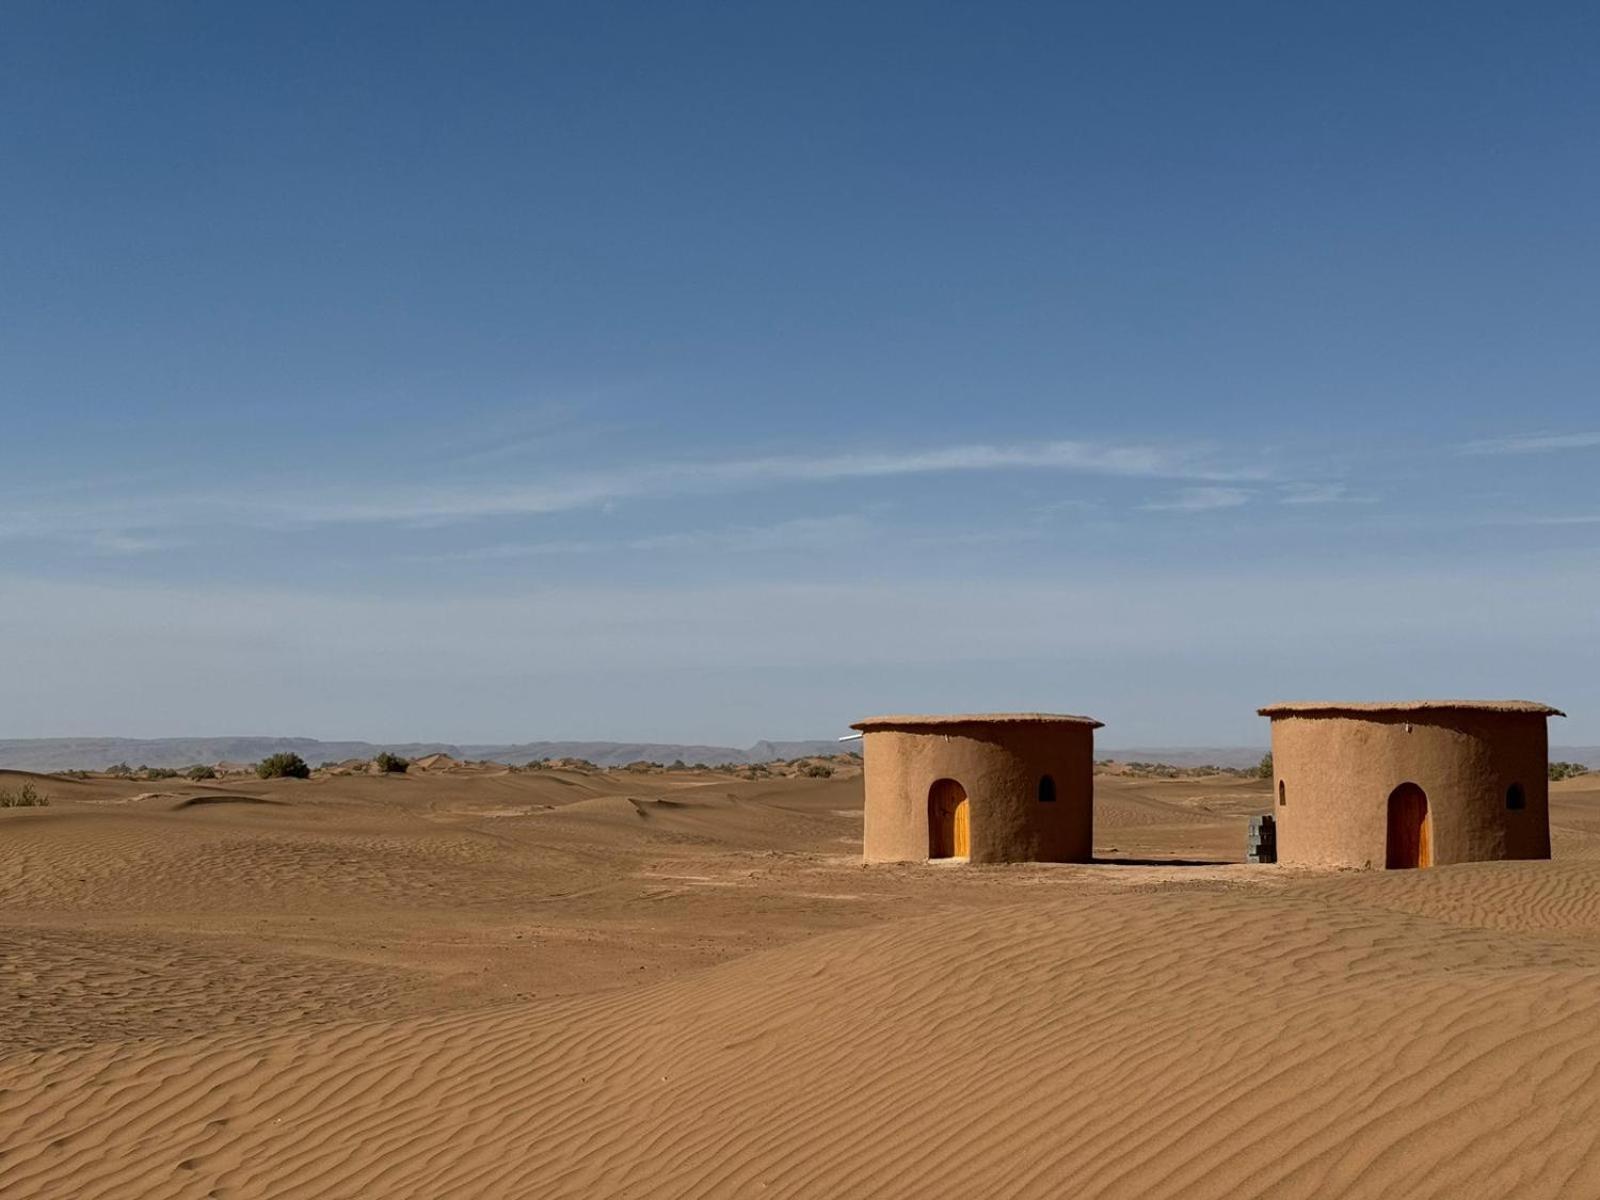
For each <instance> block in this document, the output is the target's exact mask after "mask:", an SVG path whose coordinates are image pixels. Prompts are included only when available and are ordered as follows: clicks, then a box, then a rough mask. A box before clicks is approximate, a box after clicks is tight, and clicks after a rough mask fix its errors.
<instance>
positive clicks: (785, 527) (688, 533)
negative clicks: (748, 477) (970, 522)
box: [408, 515, 872, 562]
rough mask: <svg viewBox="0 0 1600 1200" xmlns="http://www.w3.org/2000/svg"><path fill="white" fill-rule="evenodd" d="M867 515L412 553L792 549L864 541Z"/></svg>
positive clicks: (468, 556) (480, 558) (474, 556)
mask: <svg viewBox="0 0 1600 1200" xmlns="http://www.w3.org/2000/svg"><path fill="white" fill-rule="evenodd" d="M871 529H872V526H871V524H870V522H868V521H867V520H866V519H865V518H863V517H860V516H855V515H844V516H836V517H799V518H796V519H794V520H792V521H777V522H774V523H772V524H770V525H735V526H730V527H727V528H723V529H685V530H679V531H676V532H671V533H659V534H652V535H649V536H646V537H633V538H618V539H615V540H604V539H598V538H594V539H579V540H574V539H553V540H547V541H528V542H503V543H497V544H495V545H490V546H480V547H473V548H471V549H466V550H451V551H445V552H442V553H439V554H419V555H410V556H408V558H410V559H411V560H413V561H424V562H492V561H496V560H514V559H519V558H543V557H547V556H558V555H586V554H618V553H658V552H659V553H668V552H677V553H690V552H696V551H701V552H703V551H714V552H717V553H731V554H748V553H762V552H781V551H789V550H824V549H830V548H833V547H836V546H842V545H846V544H850V543H855V542H859V541H861V540H862V539H863V538H864V537H866V536H867V535H868V534H869V533H870V532H871Z"/></svg>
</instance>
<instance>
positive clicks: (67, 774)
mask: <svg viewBox="0 0 1600 1200" xmlns="http://www.w3.org/2000/svg"><path fill="white" fill-rule="evenodd" d="M50 773H51V774H52V775H54V776H55V777H56V778H57V779H87V778H89V772H87V771H52V772H50Z"/></svg>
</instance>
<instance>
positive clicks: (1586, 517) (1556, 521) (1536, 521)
mask: <svg viewBox="0 0 1600 1200" xmlns="http://www.w3.org/2000/svg"><path fill="white" fill-rule="evenodd" d="M1491 523H1492V524H1495V525H1546V526H1562V525H1600V513H1572V514H1568V515H1565V516H1549V517H1507V518H1503V519H1498V520H1495V521H1493V522H1491Z"/></svg>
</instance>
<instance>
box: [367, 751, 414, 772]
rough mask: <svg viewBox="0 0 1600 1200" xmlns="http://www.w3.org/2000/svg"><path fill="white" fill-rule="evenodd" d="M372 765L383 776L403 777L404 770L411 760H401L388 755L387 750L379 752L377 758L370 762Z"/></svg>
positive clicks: (398, 757) (397, 756) (395, 756)
mask: <svg viewBox="0 0 1600 1200" xmlns="http://www.w3.org/2000/svg"><path fill="white" fill-rule="evenodd" d="M372 765H373V766H375V767H377V768H378V770H380V771H382V772H383V773H384V774H385V775H404V774H405V773H406V768H407V767H409V766H410V765H411V760H410V759H409V758H401V757H400V756H399V755H398V754H390V753H389V752H388V751H387V750H380V751H378V755H377V757H376V758H374V759H373V760H372Z"/></svg>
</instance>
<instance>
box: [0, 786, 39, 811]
mask: <svg viewBox="0 0 1600 1200" xmlns="http://www.w3.org/2000/svg"><path fill="white" fill-rule="evenodd" d="M49 803H50V797H49V796H46V795H45V794H44V793H43V792H41V791H40V790H39V789H38V788H36V787H34V786H33V784H32V783H31V782H29V783H24V784H23V785H22V786H21V787H19V788H17V790H16V791H11V790H9V789H6V788H0V808H43V807H45V805H47V804H49Z"/></svg>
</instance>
